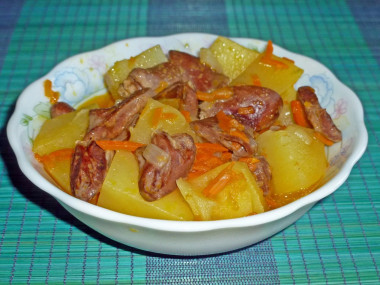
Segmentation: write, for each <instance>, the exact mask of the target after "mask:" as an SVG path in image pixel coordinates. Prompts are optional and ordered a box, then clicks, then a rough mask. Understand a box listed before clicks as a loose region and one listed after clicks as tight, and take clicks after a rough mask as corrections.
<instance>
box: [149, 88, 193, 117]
mask: <svg viewBox="0 0 380 285" xmlns="http://www.w3.org/2000/svg"><path fill="white" fill-rule="evenodd" d="M160 98H178V99H180V100H181V108H182V109H183V110H185V111H187V112H189V113H190V116H191V118H194V119H195V118H197V115H198V99H197V94H196V92H195V91H194V89H193V88H191V87H190V86H189V84H187V83H182V82H177V83H175V84H173V85H170V86H169V87H168V88H165V89H164V90H163V91H161V92H160V93H159V94H158V95H157V96H156V99H160Z"/></svg>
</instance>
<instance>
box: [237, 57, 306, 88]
mask: <svg viewBox="0 0 380 285" xmlns="http://www.w3.org/2000/svg"><path fill="white" fill-rule="evenodd" d="M263 56H264V54H261V55H260V56H258V57H257V58H256V59H255V61H253V62H252V63H251V64H250V65H249V66H248V67H247V69H246V70H245V71H244V72H243V73H241V74H240V75H239V76H238V77H237V78H235V80H234V81H232V83H231V84H232V85H253V84H254V82H253V80H256V79H257V78H258V80H259V82H260V83H261V86H263V87H267V88H270V89H272V90H274V91H276V92H277V93H278V94H280V95H281V94H283V93H284V92H285V91H287V90H288V89H289V88H291V87H293V86H294V84H295V83H296V82H297V80H298V79H299V78H300V77H301V75H302V73H303V70H302V69H301V68H299V67H297V66H296V65H294V63H292V62H291V61H290V60H287V59H284V58H280V57H278V56H275V55H272V58H273V60H276V61H279V62H281V63H283V64H285V65H286V66H287V68H278V67H277V66H275V65H269V64H267V63H265V62H263V61H262V58H263Z"/></svg>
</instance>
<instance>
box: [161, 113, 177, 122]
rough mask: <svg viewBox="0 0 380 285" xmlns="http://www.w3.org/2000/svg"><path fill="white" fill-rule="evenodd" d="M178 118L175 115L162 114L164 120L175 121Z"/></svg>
mask: <svg viewBox="0 0 380 285" xmlns="http://www.w3.org/2000/svg"><path fill="white" fill-rule="evenodd" d="M176 118H177V115H176V114H174V113H162V115H161V119H162V120H168V121H174V120H175V119H176Z"/></svg>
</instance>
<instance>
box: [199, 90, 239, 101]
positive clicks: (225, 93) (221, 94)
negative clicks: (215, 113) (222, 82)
mask: <svg viewBox="0 0 380 285" xmlns="http://www.w3.org/2000/svg"><path fill="white" fill-rule="evenodd" d="M233 95H234V91H233V89H232V88H231V87H223V88H219V89H216V90H214V91H213V92H211V93H207V92H201V91H197V98H198V100H201V101H208V102H211V101H215V100H219V99H228V98H230V97H232V96H233Z"/></svg>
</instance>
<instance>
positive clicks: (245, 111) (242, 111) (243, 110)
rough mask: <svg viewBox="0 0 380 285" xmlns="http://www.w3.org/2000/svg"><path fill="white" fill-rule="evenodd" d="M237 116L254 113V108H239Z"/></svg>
mask: <svg viewBox="0 0 380 285" xmlns="http://www.w3.org/2000/svg"><path fill="white" fill-rule="evenodd" d="M237 113H238V114H239V115H250V114H253V113H255V108H253V107H252V106H247V107H240V108H239V109H238V111H237Z"/></svg>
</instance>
